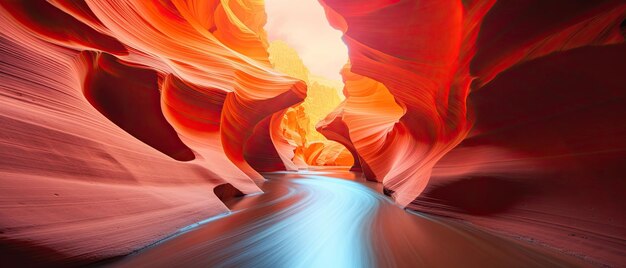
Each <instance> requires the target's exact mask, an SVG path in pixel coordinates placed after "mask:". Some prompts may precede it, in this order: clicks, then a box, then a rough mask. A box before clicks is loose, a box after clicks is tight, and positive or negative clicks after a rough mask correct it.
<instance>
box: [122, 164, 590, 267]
mask: <svg viewBox="0 0 626 268" xmlns="http://www.w3.org/2000/svg"><path fill="white" fill-rule="evenodd" d="M265 176H266V177H267V178H268V179H269V180H268V181H267V182H266V183H265V184H264V185H263V190H264V191H265V193H264V194H259V195H253V196H249V197H243V198H240V199H239V200H232V202H231V203H230V204H229V206H230V207H231V209H232V212H231V213H230V214H228V215H226V216H221V217H217V218H216V219H214V220H212V221H210V222H208V223H205V224H202V225H200V226H198V227H194V228H191V229H190V230H188V231H186V232H184V233H182V234H180V235H178V236H175V237H172V238H169V239H166V240H165V241H162V242H159V243H157V244H155V245H153V246H151V247H149V248H147V249H144V250H141V251H139V252H137V253H135V254H131V255H129V256H127V257H124V258H122V259H121V260H119V261H115V262H113V263H110V266H112V267H539V266H542V267H546V266H550V267H560V266H562V267H565V266H568V267H570V266H572V265H577V264H578V265H579V263H576V262H573V260H571V259H566V258H567V257H565V256H559V257H558V258H557V257H554V256H550V255H548V254H545V253H543V252H540V251H537V250H536V249H531V248H529V247H527V246H524V245H522V244H519V243H517V242H516V241H512V240H507V239H504V238H500V237H497V236H494V235H492V234H488V233H486V232H484V231H480V230H478V229H475V228H473V227H471V226H469V225H467V224H465V223H460V222H454V221H451V220H447V219H443V218H433V217H431V216H426V215H422V214H417V213H413V212H409V211H405V210H403V209H402V208H401V207H399V206H397V205H395V204H394V203H393V201H392V200H390V199H389V198H388V197H386V196H384V195H381V194H380V193H379V192H378V191H376V188H377V187H380V186H379V184H375V183H371V182H366V181H364V180H362V179H361V178H360V175H359V174H355V173H350V172H346V171H333V170H331V169H327V170H320V171H301V172H274V173H267V174H265Z"/></svg>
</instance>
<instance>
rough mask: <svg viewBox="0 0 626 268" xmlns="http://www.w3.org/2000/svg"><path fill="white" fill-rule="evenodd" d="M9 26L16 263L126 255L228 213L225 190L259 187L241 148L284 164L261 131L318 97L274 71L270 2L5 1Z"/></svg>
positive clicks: (7, 128)
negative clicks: (267, 25)
mask: <svg viewBox="0 0 626 268" xmlns="http://www.w3.org/2000/svg"><path fill="white" fill-rule="evenodd" d="M0 22H2V23H1V26H0V27H1V28H2V31H1V32H2V36H1V38H0V39H1V43H0V45H1V49H2V58H1V64H2V65H1V66H0V67H1V68H2V74H1V79H2V85H1V91H0V92H1V94H0V102H2V105H0V106H1V108H0V109H1V112H0V114H2V121H3V124H2V125H3V127H4V130H3V131H2V136H0V137H1V138H0V146H1V147H2V149H1V150H0V151H1V153H0V154H2V157H1V159H2V160H0V170H2V176H0V178H1V180H2V183H1V184H2V187H0V196H2V198H0V214H1V215H2V217H0V230H1V234H0V237H1V242H0V243H1V246H2V247H3V250H6V251H7V252H13V253H14V254H12V256H13V257H14V259H15V260H14V261H19V260H20V258H28V261H29V262H42V263H43V262H50V261H53V262H61V261H62V262H64V263H75V264H81V263H85V262H89V261H93V260H100V259H102V258H106V257H112V256H118V255H122V254H127V253H129V252H132V251H133V250H136V249H139V248H141V247H144V246H146V245H148V244H150V243H153V242H155V241H157V240H159V239H162V238H164V237H166V236H167V235H170V234H172V233H175V232H176V230H178V229H180V228H183V227H185V226H187V225H189V224H192V223H194V222H197V221H200V220H203V219H206V218H208V217H210V216H212V215H216V214H219V213H224V212H227V211H228V208H226V206H224V205H223V204H222V202H221V201H220V198H224V196H221V195H224V194H223V192H224V190H223V189H222V188H224V187H223V185H228V187H230V188H228V191H227V192H228V193H229V194H227V195H226V196H230V195H232V194H231V193H238V194H248V193H254V192H259V191H260V189H259V188H258V186H257V185H256V184H255V183H254V182H255V181H256V182H261V181H262V180H263V178H262V177H261V176H260V175H259V174H258V173H257V171H255V170H254V169H253V168H252V167H251V166H250V164H249V163H248V162H247V161H246V160H245V159H244V155H245V154H246V151H247V150H251V149H247V148H246V147H245V144H246V143H254V146H252V147H251V148H253V149H254V150H258V149H259V148H262V150H263V151H266V152H268V153H272V152H274V154H276V149H275V147H274V145H273V143H272V140H271V139H270V140H263V139H259V138H255V137H253V136H254V135H255V133H256V130H258V131H259V132H265V133H267V132H268V131H270V126H269V124H268V123H267V122H269V121H270V120H271V118H272V117H273V116H274V114H275V113H277V114H281V115H282V110H283V109H286V108H288V107H290V106H292V105H294V104H297V103H298V102H300V101H302V100H303V99H304V97H305V94H306V93H305V91H306V86H305V85H304V83H302V82H301V81H299V80H297V79H294V78H291V77H288V76H285V75H283V74H280V73H278V72H276V71H274V70H273V69H271V67H270V66H269V61H268V54H267V50H266V49H267V41H266V40H265V33H264V31H263V28H262V27H263V24H264V22H265V13H264V12H263V5H262V1H250V2H245V3H244V2H240V1H188V2H182V1H173V2H172V3H168V4H166V3H162V2H154V1H134V2H120V1H86V2H80V1H50V2H30V1H6V2H2V3H0ZM274 129H276V128H274ZM272 161H273V160H272ZM278 161H281V159H280V158H279V159H278ZM281 163H282V162H281ZM263 164H264V165H272V163H270V164H267V163H263ZM276 168H279V169H284V167H283V166H276ZM217 186H220V187H222V188H219V187H218V188H219V191H217V190H215V192H214V188H215V187H217ZM218 192H219V194H217V193H218ZM216 195H219V196H216ZM218 197H219V198H218ZM15 245H28V246H25V247H22V248H17V247H14V246H15ZM51 252H53V253H51ZM29 255H32V256H33V257H27V256H29Z"/></svg>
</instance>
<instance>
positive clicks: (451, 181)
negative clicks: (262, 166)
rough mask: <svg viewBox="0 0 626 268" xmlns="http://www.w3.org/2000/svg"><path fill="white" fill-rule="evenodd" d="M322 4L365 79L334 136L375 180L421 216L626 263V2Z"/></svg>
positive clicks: (325, 127)
mask: <svg viewBox="0 0 626 268" xmlns="http://www.w3.org/2000/svg"><path fill="white" fill-rule="evenodd" d="M322 2H323V4H324V5H325V7H326V11H327V16H328V17H329V20H330V21H331V23H332V24H333V25H334V26H335V27H337V28H338V29H340V30H342V31H343V32H344V41H345V42H346V43H347V44H348V47H349V49H350V61H351V64H352V66H351V67H350V68H349V72H347V71H346V72H344V80H345V81H346V87H345V89H344V90H345V91H346V92H347V93H348V94H347V95H346V96H347V99H346V104H345V105H344V106H342V107H341V108H340V109H338V110H337V111H335V112H334V113H333V114H331V115H330V116H329V117H328V118H327V119H326V121H325V124H322V125H320V128H321V129H320V131H321V132H322V133H326V134H329V135H328V137H329V138H331V139H335V140H337V141H340V142H343V143H346V144H348V145H350V146H352V148H353V149H352V150H353V151H354V152H355V153H356V154H358V159H359V160H360V162H361V166H363V167H367V170H364V171H367V172H365V175H366V177H368V178H369V179H371V180H377V181H381V182H382V183H383V185H384V187H385V193H386V194H388V195H391V196H392V197H393V198H394V199H395V200H396V201H397V202H398V203H399V204H401V205H404V206H406V207H407V208H409V209H415V210H418V211H424V212H428V213H433V214H437V215H443V216H447V217H452V218H456V219H461V220H465V221H469V222H471V223H473V224H475V225H478V226H482V227H487V228H488V229H490V230H495V231H497V232H499V233H503V234H506V235H508V236H511V237H515V238H517V239H521V240H524V241H527V242H531V243H533V244H538V245H542V246H547V247H550V248H553V249H556V250H558V251H562V252H564V253H566V254H571V255H575V256H578V257H581V258H584V259H586V260H587V261H589V262H590V263H594V264H597V265H612V266H619V265H621V264H623V263H625V262H626V259H625V258H624V256H626V254H625V251H624V250H625V248H626V229H625V226H626V217H625V214H624V211H626V205H625V204H626V195H625V193H626V192H625V189H626V181H624V179H623V177H624V174H625V172H624V171H625V169H624V167H626V160H625V159H626V154H625V153H626V144H625V143H624V141H626V136H625V135H626V134H625V133H626V132H625V127H626V125H625V124H624V123H623V121H624V120H623V118H624V116H625V115H626V110H625V109H624V107H626V100H625V99H624V97H626V95H625V94H626V88H625V85H626V76H624V70H626V66H624V62H626V54H625V52H626V49H625V48H626V47H625V46H624V19H625V18H626V4H624V2H623V1H579V2H571V1H433V2H429V1H406V0H380V1H369V2H368V3H367V4H364V3H363V2H362V1H335V0H324V1H322ZM392 18H393V19H392ZM355 75H356V77H358V76H361V77H364V78H361V79H371V80H374V81H373V82H372V83H374V82H377V83H380V84H381V85H379V86H378V87H379V88H380V89H379V90H369V91H364V86H363V85H355V84H354V82H351V81H354V80H355V79H356V77H355ZM370 87H371V86H370ZM359 91H360V92H359ZM352 92H354V93H355V94H353V93H352ZM383 92H388V93H390V94H391V95H392V98H393V102H395V104H396V105H394V103H393V102H392V101H388V102H387V103H388V104H387V107H390V108H389V109H386V110H385V112H387V113H388V114H389V117H386V118H381V119H378V118H377V117H379V116H380V117H382V115H383V113H382V111H377V109H378V107H381V106H382V104H381V105H372V106H371V107H368V102H370V101H371V102H372V103H377V102H379V100H380V101H381V102H382V101H383V100H384V98H383V97H382V96H383V95H386V94H387V93H385V94H383ZM358 105H361V107H368V108H369V109H367V108H362V109H358V107H359V106H358ZM391 107H395V108H391ZM396 109H400V112H397V113H392V111H393V110H396ZM373 114H374V115H373Z"/></svg>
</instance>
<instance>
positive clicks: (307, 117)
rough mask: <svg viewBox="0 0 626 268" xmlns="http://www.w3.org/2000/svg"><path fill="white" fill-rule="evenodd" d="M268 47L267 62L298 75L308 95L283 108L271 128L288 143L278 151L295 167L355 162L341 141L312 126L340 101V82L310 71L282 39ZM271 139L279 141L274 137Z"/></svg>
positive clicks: (350, 164)
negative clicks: (296, 104)
mask: <svg viewBox="0 0 626 268" xmlns="http://www.w3.org/2000/svg"><path fill="white" fill-rule="evenodd" d="M268 51H269V54H270V57H269V59H270V63H271V64H272V66H273V67H274V68H275V69H276V70H279V71H281V72H283V73H285V74H287V75H289V76H291V77H295V78H298V79H300V80H302V81H304V82H305V83H306V84H307V85H308V91H307V97H306V98H305V99H304V101H303V102H302V103H301V104H299V105H298V106H295V107H292V108H289V109H287V110H286V111H285V114H284V117H283V119H282V122H281V126H280V129H276V130H275V131H274V133H276V134H281V135H280V136H282V139H281V140H284V141H286V142H287V143H288V144H289V145H290V146H291V148H289V147H288V146H286V145H285V147H284V150H285V151H283V150H279V152H278V154H282V155H283V156H281V159H288V161H289V162H292V163H294V165H295V167H296V168H306V167H307V166H352V165H353V164H354V159H353V154H352V152H351V151H349V150H348V149H346V148H345V147H344V146H345V145H343V144H342V143H338V142H335V141H331V140H328V139H327V138H326V137H325V136H324V135H322V134H321V133H319V132H318V131H317V130H316V129H315V125H316V124H317V122H319V121H321V120H322V119H324V117H326V115H327V114H329V113H330V112H331V111H333V109H335V108H336V107H337V106H338V105H339V104H340V103H341V97H342V96H340V94H339V92H338V89H341V88H342V87H343V85H342V84H341V83H339V82H338V81H337V82H336V81H331V80H328V79H325V78H323V77H318V76H315V75H313V74H311V72H310V71H309V69H308V68H307V67H306V66H305V65H304V63H303V62H302V60H301V59H300V57H299V56H298V53H297V52H296V51H295V50H294V49H293V48H291V47H290V46H289V45H288V44H287V43H285V42H283V41H280V40H277V41H273V42H272V43H271V44H270V46H269V48H268ZM274 142H275V144H279V143H281V142H279V141H277V140H276V138H275V139H274ZM283 144H284V142H283ZM256 155H262V153H260V152H259V153H257V154H256Z"/></svg>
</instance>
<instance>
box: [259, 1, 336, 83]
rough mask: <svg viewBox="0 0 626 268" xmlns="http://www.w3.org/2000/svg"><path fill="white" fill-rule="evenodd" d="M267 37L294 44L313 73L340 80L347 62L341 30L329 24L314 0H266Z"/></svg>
mask: <svg viewBox="0 0 626 268" xmlns="http://www.w3.org/2000/svg"><path fill="white" fill-rule="evenodd" d="M265 11H266V13H267V24H266V25H265V30H266V31H267V33H268V36H269V40H270V41H273V40H282V41H285V42H286V43H287V44H289V45H290V46H291V47H293V48H294V49H295V50H296V51H297V52H298V55H300V58H302V61H303V62H304V64H305V65H306V66H307V68H308V69H309V71H310V72H311V73H312V74H315V75H319V76H322V77H325V78H327V79H331V80H339V81H341V80H342V79H341V75H340V74H339V72H340V71H341V68H342V67H343V66H344V65H345V64H346V63H347V62H348V48H347V47H346V45H345V43H344V42H343V40H341V36H342V33H341V31H339V30H336V29H334V28H332V27H331V26H330V24H329V23H328V20H327V19H326V14H325V13H324V8H323V7H322V6H321V5H320V3H319V2H318V1H317V0H265Z"/></svg>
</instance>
